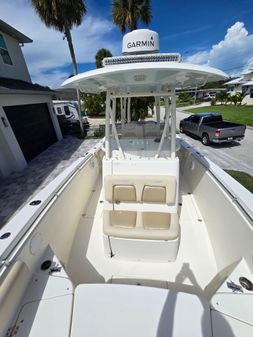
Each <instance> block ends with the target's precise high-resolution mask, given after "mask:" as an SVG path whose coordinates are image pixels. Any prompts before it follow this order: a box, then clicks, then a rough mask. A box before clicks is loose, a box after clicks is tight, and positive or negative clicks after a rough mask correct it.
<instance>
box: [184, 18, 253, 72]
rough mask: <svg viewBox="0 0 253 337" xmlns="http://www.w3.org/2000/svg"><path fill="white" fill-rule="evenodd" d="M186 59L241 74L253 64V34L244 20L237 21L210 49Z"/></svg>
mask: <svg viewBox="0 0 253 337" xmlns="http://www.w3.org/2000/svg"><path fill="white" fill-rule="evenodd" d="M186 61H187V62H190V63H195V64H205V65H208V66H211V67H217V68H220V69H222V70H224V71H225V72H227V73H228V74H230V75H231V76H236V75H239V74H240V73H241V72H242V71H243V70H246V69H248V68H250V67H252V66H253V34H249V32H248V31H247V29H246V28H245V26H244V23H243V22H236V23H235V24H234V25H233V26H231V27H230V28H228V30H227V33H226V35H225V37H224V39H223V40H222V41H220V42H219V43H218V44H215V45H213V46H212V48H211V49H210V50H205V51H201V52H198V53H195V54H193V55H191V56H189V57H187V59H186Z"/></svg>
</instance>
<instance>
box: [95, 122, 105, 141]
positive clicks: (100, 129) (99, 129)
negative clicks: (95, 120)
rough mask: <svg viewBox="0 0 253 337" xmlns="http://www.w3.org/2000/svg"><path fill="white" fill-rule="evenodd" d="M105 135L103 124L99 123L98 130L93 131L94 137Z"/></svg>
mask: <svg viewBox="0 0 253 337" xmlns="http://www.w3.org/2000/svg"><path fill="white" fill-rule="evenodd" d="M104 136H105V125H104V124H100V125H99V128H98V130H95V131H94V137H95V138H104Z"/></svg>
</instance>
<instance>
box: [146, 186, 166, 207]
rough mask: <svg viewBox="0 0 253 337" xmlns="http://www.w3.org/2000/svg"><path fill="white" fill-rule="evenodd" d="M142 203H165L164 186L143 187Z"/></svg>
mask: <svg viewBox="0 0 253 337" xmlns="http://www.w3.org/2000/svg"><path fill="white" fill-rule="evenodd" d="M142 201H143V202H152V203H153V202H154V203H156V202H157V203H165V202H166V188H165V187H164V186H148V185H146V186H144V188H143V194H142Z"/></svg>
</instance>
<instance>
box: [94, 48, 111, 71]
mask: <svg viewBox="0 0 253 337" xmlns="http://www.w3.org/2000/svg"><path fill="white" fill-rule="evenodd" d="M105 57H112V53H111V52H110V50H108V49H105V48H101V49H99V50H98V51H97V53H96V55H95V60H96V67H97V68H102V67H103V64H102V61H103V59H104V58H105Z"/></svg>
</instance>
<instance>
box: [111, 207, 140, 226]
mask: <svg viewBox="0 0 253 337" xmlns="http://www.w3.org/2000/svg"><path fill="white" fill-rule="evenodd" d="M136 215H137V212H130V211H110V223H111V226H113V227H122V228H134V227H135V226H136Z"/></svg>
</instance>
